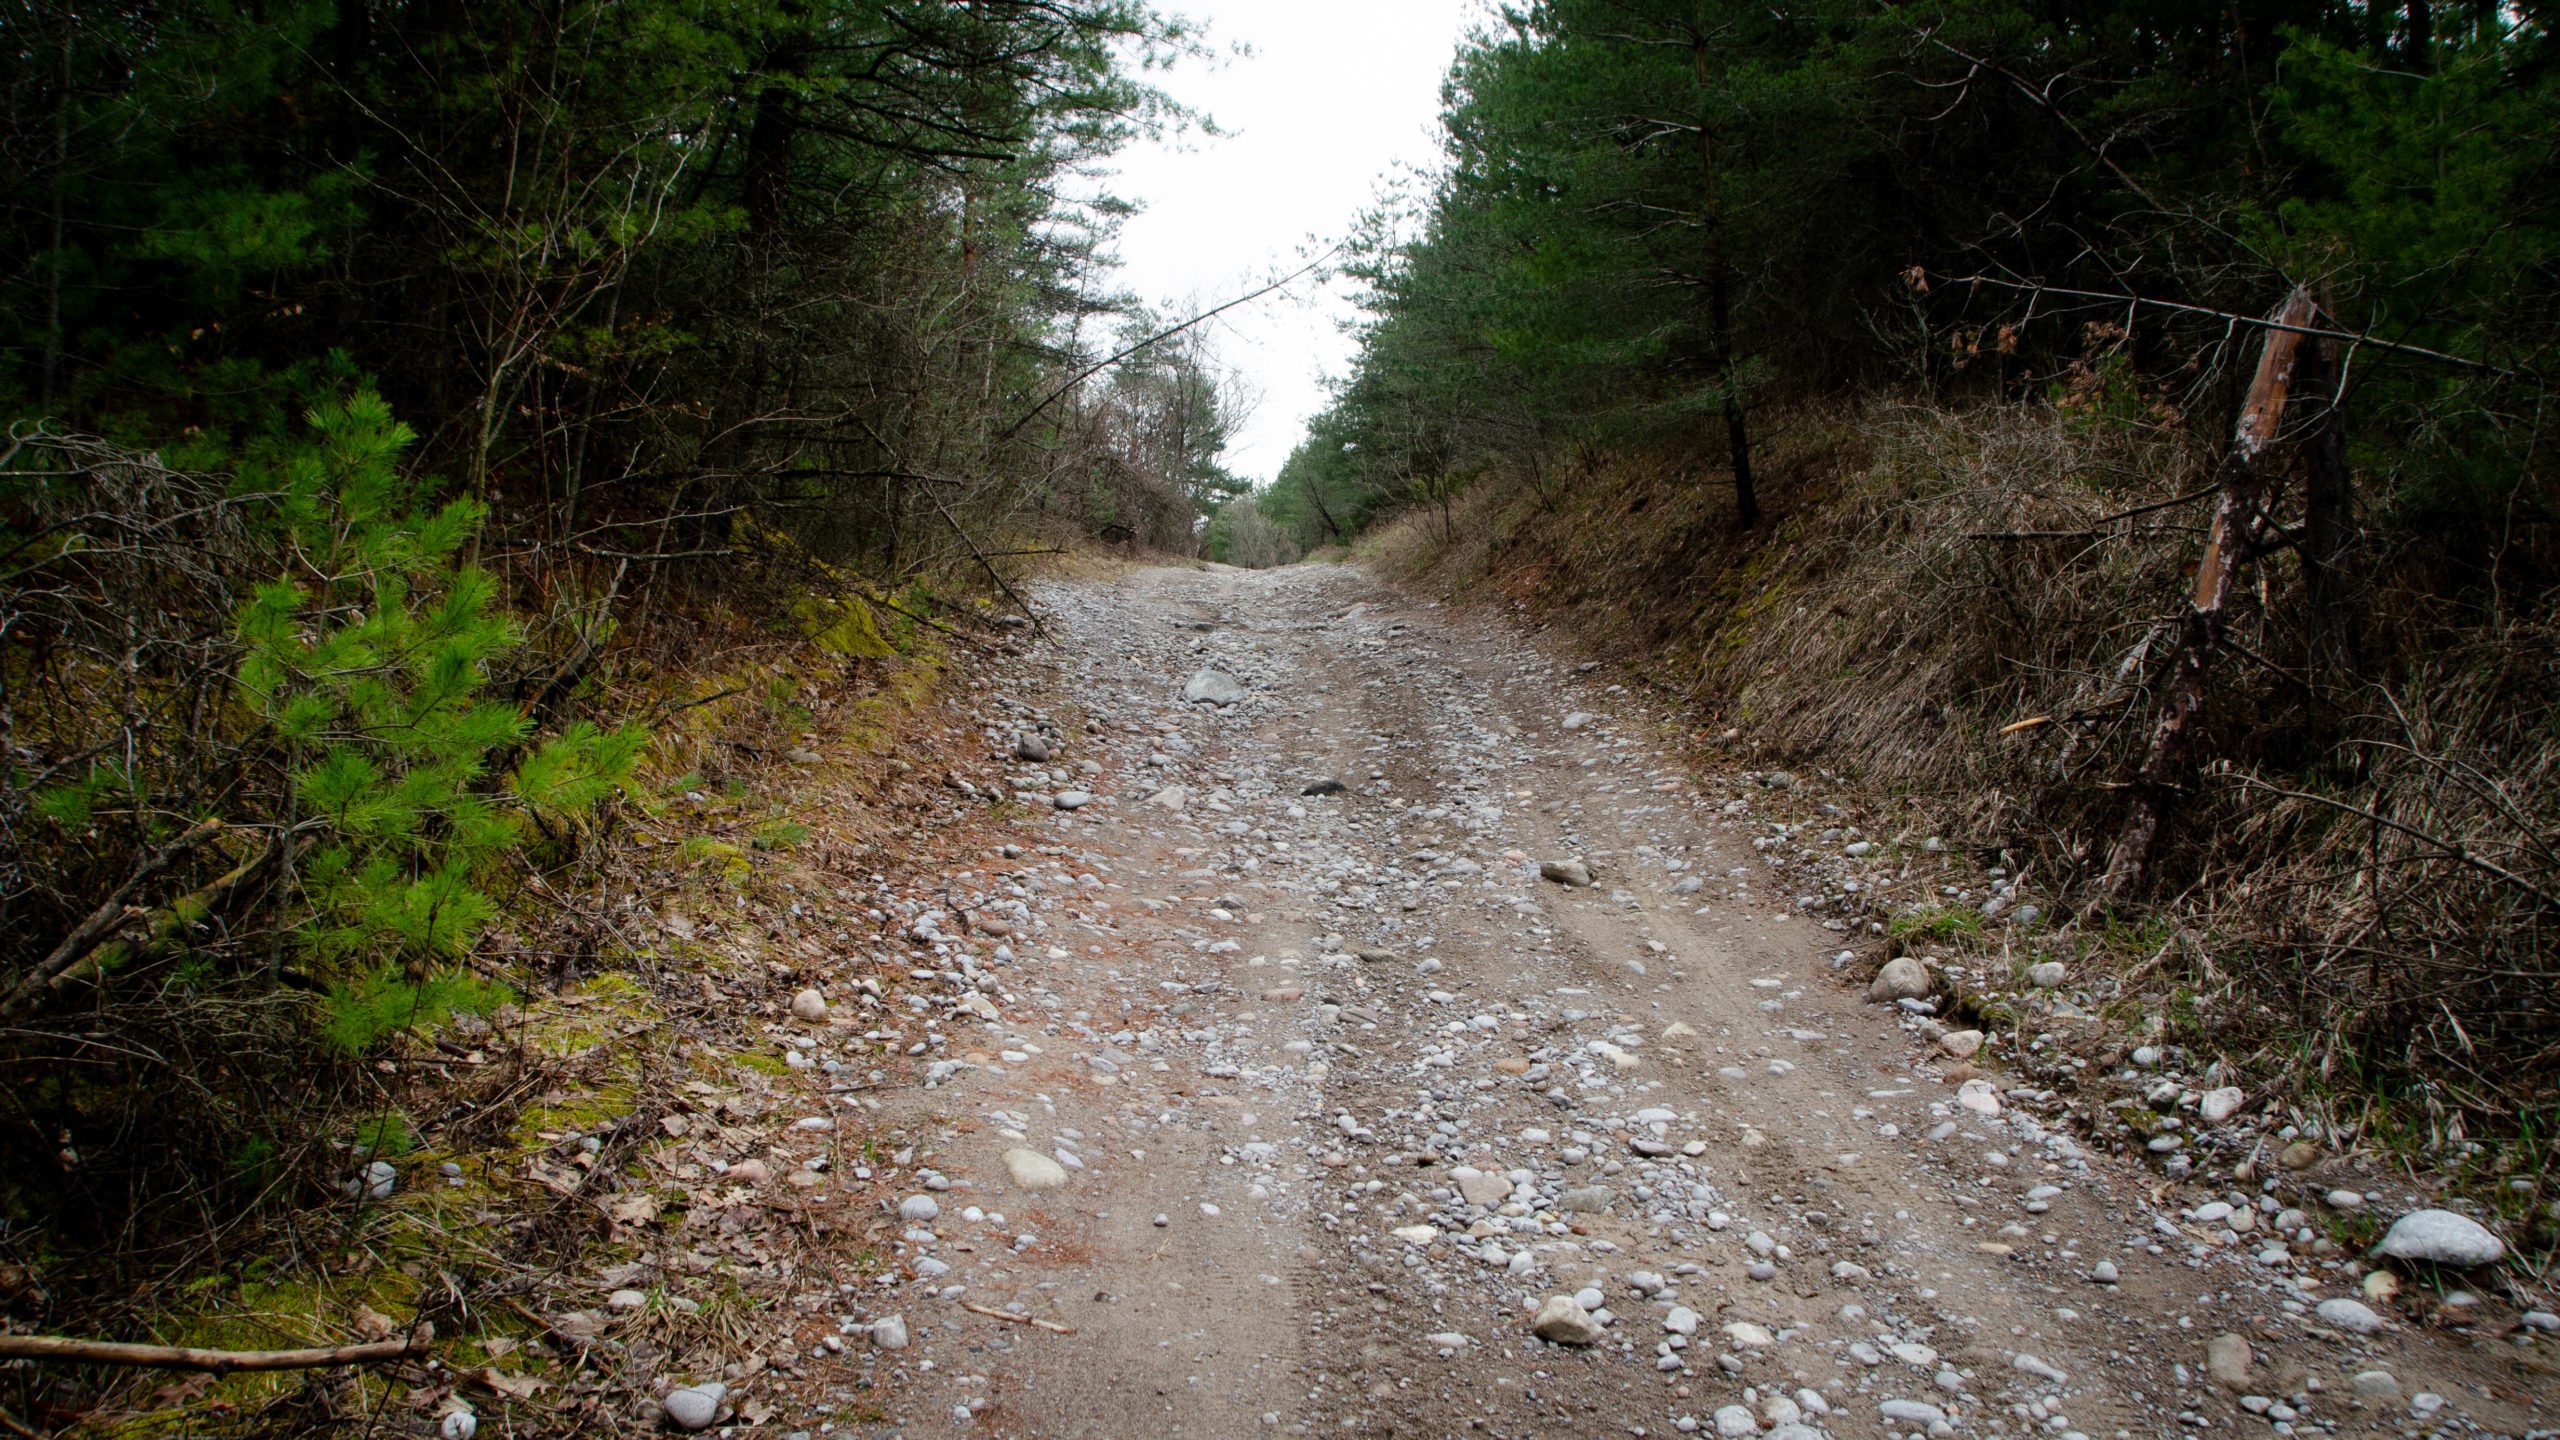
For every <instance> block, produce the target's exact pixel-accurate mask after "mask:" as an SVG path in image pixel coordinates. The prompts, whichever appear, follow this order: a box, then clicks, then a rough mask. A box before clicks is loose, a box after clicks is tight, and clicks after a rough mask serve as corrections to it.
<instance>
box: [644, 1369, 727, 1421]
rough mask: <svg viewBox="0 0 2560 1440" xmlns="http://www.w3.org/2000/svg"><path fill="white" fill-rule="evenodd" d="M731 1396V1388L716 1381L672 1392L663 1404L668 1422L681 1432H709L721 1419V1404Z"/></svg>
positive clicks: (668, 1393)
mask: <svg viewBox="0 0 2560 1440" xmlns="http://www.w3.org/2000/svg"><path fill="white" fill-rule="evenodd" d="M728 1396H729V1387H728V1386H726V1385H723V1384H721V1383H720V1382H719V1381H717V1380H714V1381H711V1382H709V1383H707V1384H702V1385H687V1386H685V1387H684V1388H683V1389H681V1390H670V1391H668V1392H667V1398H666V1399H665V1400H664V1401H663V1402H661V1403H662V1404H664V1406H665V1407H666V1412H667V1420H668V1422H669V1423H670V1424H672V1425H674V1426H675V1427H676V1428H677V1429H679V1430H708V1429H710V1428H711V1422H712V1421H714V1420H717V1419H719V1418H720V1402H721V1401H722V1400H725V1399H727V1398H728Z"/></svg>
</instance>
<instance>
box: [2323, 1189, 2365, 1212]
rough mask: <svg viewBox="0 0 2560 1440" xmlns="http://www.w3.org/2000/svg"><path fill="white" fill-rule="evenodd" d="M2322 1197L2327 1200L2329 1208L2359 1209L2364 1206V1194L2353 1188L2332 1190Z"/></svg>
mask: <svg viewBox="0 0 2560 1440" xmlns="http://www.w3.org/2000/svg"><path fill="white" fill-rule="evenodd" d="M2322 1198H2324V1199H2326V1200H2327V1201H2328V1202H2329V1208H2330V1209H2332V1210H2361V1209H2363V1208H2364V1196H2362V1195H2361V1194H2358V1193H2357V1192H2355V1191H2353V1190H2332V1191H2330V1192H2329V1193H2328V1194H2327V1195H2326V1196H2324V1197H2322Z"/></svg>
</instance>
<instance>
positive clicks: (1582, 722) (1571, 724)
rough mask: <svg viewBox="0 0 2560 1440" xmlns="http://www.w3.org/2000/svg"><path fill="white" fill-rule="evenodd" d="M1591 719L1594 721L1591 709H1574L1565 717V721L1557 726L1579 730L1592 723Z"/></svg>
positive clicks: (1563, 728) (1562, 728)
mask: <svg viewBox="0 0 2560 1440" xmlns="http://www.w3.org/2000/svg"><path fill="white" fill-rule="evenodd" d="M1591 721H1592V716H1591V713H1590V712H1589V711H1586V710H1576V711H1574V712H1573V713H1572V714H1570V715H1567V716H1566V717H1564V720H1563V722H1562V723H1561V724H1559V725H1558V726H1557V728H1558V729H1561V730H1579V729H1581V728H1582V727H1584V726H1586V725H1588V724H1590V723H1591Z"/></svg>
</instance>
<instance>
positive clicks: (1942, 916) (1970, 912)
mask: <svg viewBox="0 0 2560 1440" xmlns="http://www.w3.org/2000/svg"><path fill="white" fill-rule="evenodd" d="M1885 933H1886V934H1888V935H1892V936H1895V937H1897V938H1900V939H1906V940H1909V939H1920V940H1953V939H1955V938H1956V937H1957V936H1959V935H1979V934H1981V933H1982V912H1981V911H1979V910H1974V909H1970V908H1968V907H1966V906H1962V905H1946V906H1939V905H1928V906H1923V907H1922V908H1921V909H1919V910H1917V911H1914V912H1913V913H1911V914H1908V915H1897V916H1895V917H1893V919H1891V920H1889V921H1887V922H1886V923H1885Z"/></svg>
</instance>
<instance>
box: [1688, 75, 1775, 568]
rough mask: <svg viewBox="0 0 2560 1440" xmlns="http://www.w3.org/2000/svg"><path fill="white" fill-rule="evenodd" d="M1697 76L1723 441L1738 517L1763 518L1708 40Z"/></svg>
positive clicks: (1746, 524) (1741, 521) (1743, 522)
mask: <svg viewBox="0 0 2560 1440" xmlns="http://www.w3.org/2000/svg"><path fill="white" fill-rule="evenodd" d="M1692 49H1693V51H1694V57H1693V58H1694V63H1695V64H1696V67H1697V77H1698V158H1699V162H1700V164H1701V165H1702V166H1703V167H1704V169H1705V171H1706V182H1707V203H1706V229H1707V325H1708V328H1709V332H1710V333H1709V343H1710V344H1712V345H1713V346H1714V349H1715V371H1716V384H1717V385H1718V386H1719V387H1721V388H1722V389H1723V391H1724V441H1725V449H1726V452H1727V453H1728V454H1729V455H1730V457H1731V459H1732V462H1733V523H1734V528H1735V529H1738V530H1748V529H1750V528H1751V527H1752V526H1754V525H1757V524H1759V523H1760V490H1759V487H1758V486H1757V485H1755V484H1753V483H1752V479H1751V426H1750V422H1749V421H1748V420H1747V419H1746V418H1745V417H1744V415H1743V409H1742V387H1741V386H1740V385H1738V384H1736V383H1735V382H1734V377H1733V296H1732V289H1733V267H1732V266H1730V265H1728V264H1727V263H1725V254H1724V201H1723V198H1722V195H1721V193H1720V187H1719V186H1718V184H1717V178H1718V174H1719V170H1718V166H1717V161H1716V132H1715V117H1714V116H1713V115H1710V114H1708V113H1707V105H1706V96H1707V44H1706V41H1705V39H1704V38H1703V37H1701V38H1699V39H1698V40H1696V41H1695V42H1694V43H1693V46H1692Z"/></svg>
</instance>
